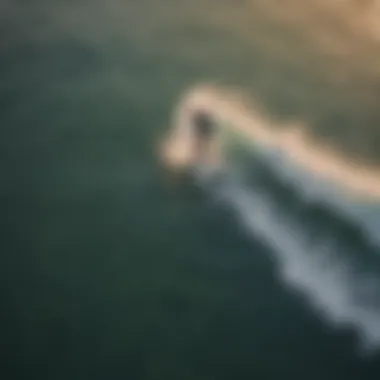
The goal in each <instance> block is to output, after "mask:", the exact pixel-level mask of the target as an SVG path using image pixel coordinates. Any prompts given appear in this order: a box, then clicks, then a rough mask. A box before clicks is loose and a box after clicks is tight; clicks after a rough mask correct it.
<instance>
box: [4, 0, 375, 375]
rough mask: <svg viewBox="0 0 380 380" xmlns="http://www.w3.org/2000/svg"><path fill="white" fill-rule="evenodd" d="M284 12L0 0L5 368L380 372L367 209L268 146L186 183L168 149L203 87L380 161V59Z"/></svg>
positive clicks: (33, 371) (21, 371) (237, 6)
mask: <svg viewBox="0 0 380 380" xmlns="http://www.w3.org/2000/svg"><path fill="white" fill-rule="evenodd" d="M268 4H272V7H273V9H277V8H276V7H280V4H279V3H278V4H277V5H276V2H275V1H271V2H268ZM296 4H297V1H296V0H294V1H289V4H288V8H289V9H294V12H295V11H296V9H298V8H291V7H292V6H293V7H294V6H295V5H296ZM310 7H312V6H311V5H310ZM279 9H280V8H279ZM308 9H309V8H306V9H305V13H304V14H305V15H309V13H308V12H306V10H308ZM310 9H311V8H310ZM272 11H273V10H272V8H271V7H270V6H269V7H267V6H266V5H265V2H262V1H253V0H252V1H239V2H232V1H199V0H195V1H194V0H193V1H190V0H183V1H177V2H174V1H169V0H160V1H153V0H140V1H117V0H109V1H101V0H97V1H92V2H89V1H85V0H82V1H77V2H75V1H70V2H64V1H58V0H55V1H43V0H37V1H30V2H24V1H11V0H9V1H6V0H4V1H2V2H1V5H0V20H1V25H2V37H1V39H0V97H1V102H0V122H1V139H0V144H1V155H2V159H1V161H0V168H1V174H2V175H1V182H0V191H1V210H2V212H1V216H2V218H1V219H2V229H1V232H2V239H1V242H2V249H1V255H0V257H1V259H0V260H1V261H0V270H1V276H0V289H1V305H2V313H1V345H0V347H1V350H2V359H3V365H2V366H1V372H2V374H1V376H2V377H1V378H2V379H13V378H14V379H23V378H27V379H49V380H50V379H57V380H58V379H67V378H70V379H78V380H83V379H149V380H150V379H165V380H167V379H197V380H198V379H202V380H203V379H204V380H211V379H253V378H259V379H279V378H284V377H288V378H295V379H298V378H300V379H303V378H308V379H316V380H319V379H334V380H335V379H363V380H364V379H378V378H379V376H380V361H379V360H380V359H379V353H378V352H379V348H380V301H379V300H380V277H379V276H380V256H379V255H380V241H379V240H380V239H379V234H377V231H378V230H379V228H380V211H379V206H378V205H377V204H371V205H368V204H366V203H365V202H364V201H361V202H348V203H347V202H343V201H342V197H340V196H339V193H338V194H337V193H333V192H329V191H327V190H326V189H328V186H327V185H326V184H324V183H322V182H320V181H319V179H318V178H315V177H314V176H313V175H309V176H308V173H306V174H305V173H302V174H297V173H296V172H295V169H294V168H293V167H292V166H291V165H290V166H289V165H288V166H287V164H286V163H283V162H282V161H279V160H276V159H274V160H273V158H271V157H272V156H271V152H269V153H268V154H267V155H259V154H257V152H255V151H252V152H249V154H251V157H250V158H249V159H248V160H246V161H245V162H244V163H243V162H240V161H239V160H236V161H233V160H232V162H231V163H230V164H231V165H230V168H229V169H228V170H227V171H226V172H225V173H223V175H222V176H221V177H218V178H214V177H213V176H212V175H210V174H207V173H206V174H205V175H203V176H202V175H201V174H202V173H200V175H199V177H197V180H196V181H195V182H196V183H181V182H178V181H177V182H175V181H174V182H173V181H170V180H168V178H167V177H166V176H165V173H164V172H163V170H162V168H161V167H160V164H159V163H158V161H157V157H156V152H155V144H156V141H157V138H159V137H160V136H161V135H162V134H163V133H165V131H166V130H167V127H168V123H169V119H170V113H171V112H172V110H173V108H174V107H175V106H176V104H177V102H178V99H179V96H180V94H181V93H182V92H183V91H185V90H186V89H187V88H188V86H191V85H193V84H194V83H199V82H202V81H209V80H213V81H221V82H223V83H227V84H231V85H240V86H243V87H244V89H245V90H246V91H248V92H250V93H251V94H252V95H253V96H255V97H256V98H257V99H259V100H260V102H262V103H263V104H265V106H266V107H267V109H268V110H270V112H272V113H277V114H278V115H280V116H288V117H290V116H291V117H297V118H299V119H301V120H304V121H307V122H308V123H310V130H311V132H312V133H313V134H314V135H316V136H322V137H323V138H325V139H326V140H328V141H332V142H333V143H335V144H336V145H337V147H339V148H341V149H344V150H346V151H348V152H352V154H356V155H360V156H363V157H365V158H366V159H368V160H370V159H371V160H377V159H378V157H377V156H376V153H377V149H376V147H378V145H377V144H378V141H379V137H378V136H380V135H378V132H377V129H376V126H377V125H378V124H377V120H379V112H378V110H377V99H378V88H379V87H378V82H377V80H378V78H377V72H376V71H374V69H373V67H372V66H371V65H372V63H373V62H375V63H376V62H377V57H378V55H379V54H378V50H376V49H374V48H373V46H372V45H370V44H368V50H366V47H367V45H365V44H363V43H361V44H359V43H357V42H356V40H354V39H351V42H350V43H351V44H352V46H353V48H352V53H350V54H351V55H350V54H348V53H347V51H343V50H344V49H343V48H342V50H339V49H338V48H336V49H335V46H334V47H333V49H332V50H333V52H332V53H331V48H330V47H329V46H327V47H326V49H324V46H322V47H320V46H319V49H320V50H318V49H317V48H315V50H313V49H312V47H311V46H312V44H311V43H309V40H308V39H307V36H309V35H310V36H312V37H313V38H314V37H315V36H317V35H319V34H318V33H320V34H322V29H323V30H324V31H327V34H328V33H331V35H332V36H336V35H339V36H340V34H339V33H338V32H339V31H340V29H339V28H338V27H337V30H338V32H337V33H338V34H336V35H335V34H334V32H335V29H334V27H331V26H329V25H330V24H328V25H327V26H329V27H327V26H326V27H323V28H320V29H318V28H317V27H316V26H315V25H313V24H312V23H305V22H302V19H303V16H302V17H298V18H297V17H296V16H294V15H297V14H298V13H297V12H295V13H294V15H293V13H292V12H289V14H290V16H292V17H290V16H288V14H286V17H285V16H283V17H279V16H278V15H279V14H280V15H282V14H283V13H281V12H280V13H279V11H278V12H277V13H276V12H275V11H273V12H272ZM301 13H302V12H301ZM311 13H312V12H311ZM316 14H317V13H316ZM284 15H285V13H284ZM293 16H294V17H293ZM305 17H306V16H305ZM308 17H309V16H308ZM310 17H311V16H310ZM284 20H285V21H286V22H285V21H284ZM332 25H333V26H334V23H333V22H332ZM313 28H314V29H313ZM310 38H311V37H310ZM330 40H331V41H337V42H336V43H337V46H338V47H345V46H346V42H345V40H344V39H343V37H342V40H339V39H336V40H334V39H333V38H332V37H331V39H330ZM330 40H329V41H330ZM347 40H350V38H348V37H347ZM339 41H340V42H339ZM347 44H348V43H347ZM355 44H356V45H355ZM359 45H360V46H361V50H360V49H356V48H355V47H357V46H359ZM328 48H329V49H330V50H328ZM334 49H335V50H334ZM355 49H356V50H355ZM341 51H343V53H340V52H341ZM369 51H370V52H369ZM345 54H346V55H345ZM347 54H348V57H349V59H347ZM363 57H364V58H368V57H370V58H371V59H364V58H363ZM366 65H367V66H366ZM338 74H339V75H338ZM280 162H281V165H280ZM295 178H296V179H295Z"/></svg>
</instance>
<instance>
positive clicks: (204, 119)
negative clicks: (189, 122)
mask: <svg viewBox="0 0 380 380" xmlns="http://www.w3.org/2000/svg"><path fill="white" fill-rule="evenodd" d="M193 120H194V127H195V131H196V134H197V137H198V138H199V139H201V140H208V139H210V138H211V137H212V135H213V134H214V132H215V126H214V123H213V121H212V120H211V118H210V116H209V115H208V114H207V113H205V112H198V113H197V114H195V116H194V119H193Z"/></svg>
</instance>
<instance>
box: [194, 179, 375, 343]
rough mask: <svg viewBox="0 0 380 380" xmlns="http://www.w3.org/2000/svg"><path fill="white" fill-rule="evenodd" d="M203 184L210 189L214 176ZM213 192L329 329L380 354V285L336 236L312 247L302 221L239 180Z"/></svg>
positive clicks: (225, 184)
mask: <svg viewBox="0 0 380 380" xmlns="http://www.w3.org/2000/svg"><path fill="white" fill-rule="evenodd" d="M200 174H202V173H200ZM198 178H199V180H200V182H201V183H202V184H203V185H205V186H206V187H207V186H208V183H209V182H208V181H209V180H210V173H203V175H199V177H198ZM208 188H209V189H210V187H209V186H208ZM212 192H213V195H216V196H217V198H219V199H220V200H223V201H224V202H226V203H227V204H228V205H230V206H232V207H233V209H234V210H235V212H236V213H237V214H238V216H239V218H240V221H241V223H242V224H243V226H244V227H245V228H246V229H247V231H248V232H249V234H251V235H252V236H254V237H255V238H259V239H261V240H263V241H265V243H266V244H267V245H268V246H270V248H272V250H273V253H274V254H275V256H276V258H277V260H278V262H279V273H280V275H281V278H282V279H283V280H284V281H285V282H286V283H287V284H290V285H291V286H292V287H293V288H296V289H298V290H299V291H300V292H301V293H303V294H304V295H306V296H307V299H308V301H309V302H310V304H311V305H312V306H313V307H314V308H315V309H316V310H318V311H319V312H320V313H322V315H323V316H324V317H325V318H326V319H327V320H328V321H329V322H330V323H334V324H335V325H337V326H352V327H354V328H355V330H356V331H357V332H358V333H359V337H360V341H361V344H362V347H363V348H366V349H378V348H380V298H379V294H380V281H379V280H378V279H376V277H375V276H374V274H369V273H365V272H364V271H362V272H360V271H359V270H358V269H357V267H356V265H355V263H354V262H351V261H350V260H349V258H348V257H349V256H348V255H345V253H346V252H341V251H340V250H339V249H338V248H337V242H336V240H335V236H334V235H332V234H330V235H325V236H323V237H322V238H320V239H319V241H318V243H317V244H316V243H315V242H314V243H310V241H309V240H310V239H309V238H310V236H308V230H306V229H305V227H303V225H302V220H296V219H295V218H294V217H292V216H291V215H284V212H283V211H282V210H281V208H280V205H279V204H276V202H275V201H274V200H273V199H271V197H270V195H268V194H267V193H264V192H263V191H260V190H259V191H257V189H255V191H254V192H253V191H252V192H251V191H250V190H248V189H247V188H245V187H244V186H243V182H241V181H237V180H236V178H235V179H233V180H231V179H230V180H227V181H226V182H224V183H223V184H222V185H219V186H216V187H214V188H213V190H212Z"/></svg>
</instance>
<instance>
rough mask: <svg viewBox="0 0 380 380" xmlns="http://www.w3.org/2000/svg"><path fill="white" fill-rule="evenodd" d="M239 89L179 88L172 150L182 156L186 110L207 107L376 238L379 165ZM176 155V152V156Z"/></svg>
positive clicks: (307, 193)
mask: <svg viewBox="0 0 380 380" xmlns="http://www.w3.org/2000/svg"><path fill="white" fill-rule="evenodd" d="M253 104H254V102H253V101H252V99H249V98H247V96H246V95H245V94H244V93H243V92H242V91H240V89H225V88H223V87H221V86H216V85H207V84H206V85H198V86H194V88H192V89H190V90H189V91H187V92H185V94H184V95H183V97H182V99H181V100H180V102H179V105H178V107H177V108H176V109H175V112H174V120H173V124H174V126H175V127H174V129H175V133H174V134H173V136H175V137H174V138H173V140H174V141H175V143H172V144H169V146H170V150H171V151H172V152H176V153H178V152H180V153H181V159H183V160H185V161H186V160H187V159H188V157H187V156H186V153H187V152H188V151H187V149H186V147H187V146H189V145H191V143H189V142H188V141H189V139H191V136H189V134H190V132H191V129H190V128H189V127H188V125H189V120H188V118H189V115H190V114H191V112H192V111H191V110H194V109H197V108H200V109H204V110H208V112H210V114H212V115H214V117H216V118H217V119H219V120H220V121H221V125H226V123H227V124H228V125H229V127H225V128H224V130H227V129H228V130H232V131H233V132H234V133H236V134H238V135H239V136H240V137H241V141H244V143H245V146H246V147H247V148H248V150H253V151H254V152H255V153H254V154H255V156H256V157H258V156H261V158H262V159H264V160H265V163H266V164H267V165H268V166H270V167H272V169H274V171H275V172H276V174H277V175H278V177H279V178H281V179H283V180H286V181H287V182H292V183H293V187H294V188H295V189H297V190H298V192H299V195H300V197H301V198H303V199H304V200H306V201H310V200H313V201H315V200H317V201H319V202H322V203H324V204H328V205H330V206H331V207H333V208H334V209H336V210H337V212H339V213H341V214H344V215H345V217H346V218H350V219H353V220H355V221H356V222H359V223H360V224H361V225H363V227H364V229H365V231H366V233H367V234H368V237H369V238H370V240H372V241H374V242H376V243H378V244H380V235H379V233H378V229H379V226H380V206H379V200H380V170H377V169H373V168H372V169H371V168H368V167H365V166H364V165H360V164H359V163H353V162H350V161H348V160H347V158H344V157H343V156H340V155H338V153H337V152H335V151H334V150H333V149H332V148H329V147H325V146H321V145H318V144H317V143H316V142H315V141H313V139H312V137H311V136H310V135H309V134H308V133H307V132H306V128H305V127H304V126H302V124H301V123H280V122H278V121H274V120H272V119H271V117H270V116H269V115H267V114H266V113H265V112H263V110H262V109H260V107H259V106H258V105H255V106H252V105H253ZM178 159H179V158H178Z"/></svg>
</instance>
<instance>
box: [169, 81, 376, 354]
mask: <svg viewBox="0 0 380 380" xmlns="http://www.w3.org/2000/svg"><path fill="white" fill-rule="evenodd" d="M236 95H237V94H236V92H234V91H231V92H228V91H226V90H222V89H219V88H217V87H215V86H198V87H196V88H195V89H192V90H191V91H189V92H188V93H187V94H186V95H185V96H184V97H183V98H182V101H181V102H180V105H179V107H178V108H177V109H176V110H175V113H174V122H173V128H174V129H173V130H172V131H171V132H170V138H169V139H168V140H167V141H166V144H167V145H166V146H165V149H166V150H165V152H164V153H165V154H166V155H167V156H166V157H168V156H170V154H171V153H173V152H176V154H177V155H172V156H170V159H171V160H173V159H174V160H175V157H181V160H182V161H181V164H183V163H184V162H185V161H186V160H190V159H191V154H189V153H188V152H189V146H190V145H191V144H190V142H189V139H191V136H190V132H189V128H188V127H189V126H188V124H189V123H188V113H189V112H191V111H192V110H196V109H202V110H207V111H208V112H209V113H210V114H212V115H216V117H217V118H218V119H219V120H224V121H226V120H227V121H228V125H229V126H230V128H234V129H236V131H237V132H238V133H239V134H241V136H242V139H244V140H245V142H247V141H248V144H246V150H247V151H248V153H249V155H250V160H249V162H250V163H249V165H246V164H241V163H236V162H235V163H234V162H225V163H224V167H223V170H222V174H221V173H220V172H218V173H217V174H216V173H215V171H214V170H213V169H212V166H211V168H210V167H207V166H204V167H202V166H200V167H199V168H198V169H199V170H197V171H196V180H197V181H198V183H199V184H200V185H201V186H202V187H203V188H204V190H205V191H208V192H209V193H210V194H211V196H212V197H213V198H216V199H219V200H220V201H223V202H221V204H223V205H224V206H227V207H229V208H232V209H233V210H234V212H235V214H236V215H237V216H238V220H239V224H240V225H241V226H242V227H244V228H245V229H246V230H247V232H248V233H249V235H250V236H251V237H252V238H254V239H256V240H260V241H262V242H264V243H265V244H266V245H267V247H268V248H270V250H271V252H272V254H273V255H274V257H275V258H276V259H277V261H278V264H279V275H280V278H281V281H284V282H285V283H286V284H287V285H289V289H297V290H298V292H299V293H301V294H303V295H304V296H305V298H306V299H307V300H308V303H309V304H310V305H311V306H312V307H313V309H314V310H315V311H316V312H318V313H320V314H321V315H322V316H323V317H324V320H325V321H326V322H329V323H332V324H334V325H335V326H350V327H351V328H354V329H355V330H356V331H357V333H358V335H359V337H360V341H361V345H362V347H365V348H366V349H377V348H380V298H379V294H380V281H379V273H380V256H379V252H380V241H379V238H378V236H377V235H378V234H377V230H378V227H379V226H380V212H379V207H378V203H377V202H376V200H377V197H379V196H380V176H379V177H377V173H373V172H371V171H369V170H368V171H367V170H366V169H365V168H364V167H361V166H359V165H357V166H352V165H349V164H348V163H345V162H344V160H343V159H342V158H341V157H339V156H338V155H335V154H333V153H332V152H327V151H325V150H324V149H323V148H322V147H320V148H319V147H315V146H314V145H313V144H312V142H311V139H310V138H306V135H305V134H304V133H303V132H302V130H301V129H297V127H296V126H294V127H293V128H290V129H285V130H284V131H280V132H277V131H275V130H274V129H273V128H272V126H271V125H270V124H271V121H270V119H267V118H265V117H264V116H262V115H261V114H260V113H259V112H257V111H255V112H253V111H252V109H248V108H247V107H246V102H243V101H241V100H240V99H239V97H237V96H236ZM252 147H253V149H252ZM186 152H187V153H186ZM180 154H182V156H181V155H180ZM173 157H174V158H173ZM260 172H261V173H265V175H264V177H263V176H261V175H260ZM216 175H217V176H218V180H217V181H215V176H216ZM221 176H222V177H221ZM221 178H222V180H221ZM263 178H264V179H263ZM265 178H267V179H265ZM268 178H270V181H271V184H270V186H269V184H268V183H267V180H268ZM273 184H274V185H273ZM276 187H277V190H274V189H275V188H276ZM278 189H281V190H278ZM279 192H281V195H279ZM343 195H344V196H343ZM355 196H359V197H357V198H355ZM365 197H367V198H368V199H371V203H368V204H366V203H365V202H364V199H365ZM315 213H318V217H319V224H316V223H313V222H312V220H313V218H314V217H315ZM347 236H350V238H351V244H350V246H347V245H345V243H344V241H345V239H347Z"/></svg>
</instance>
